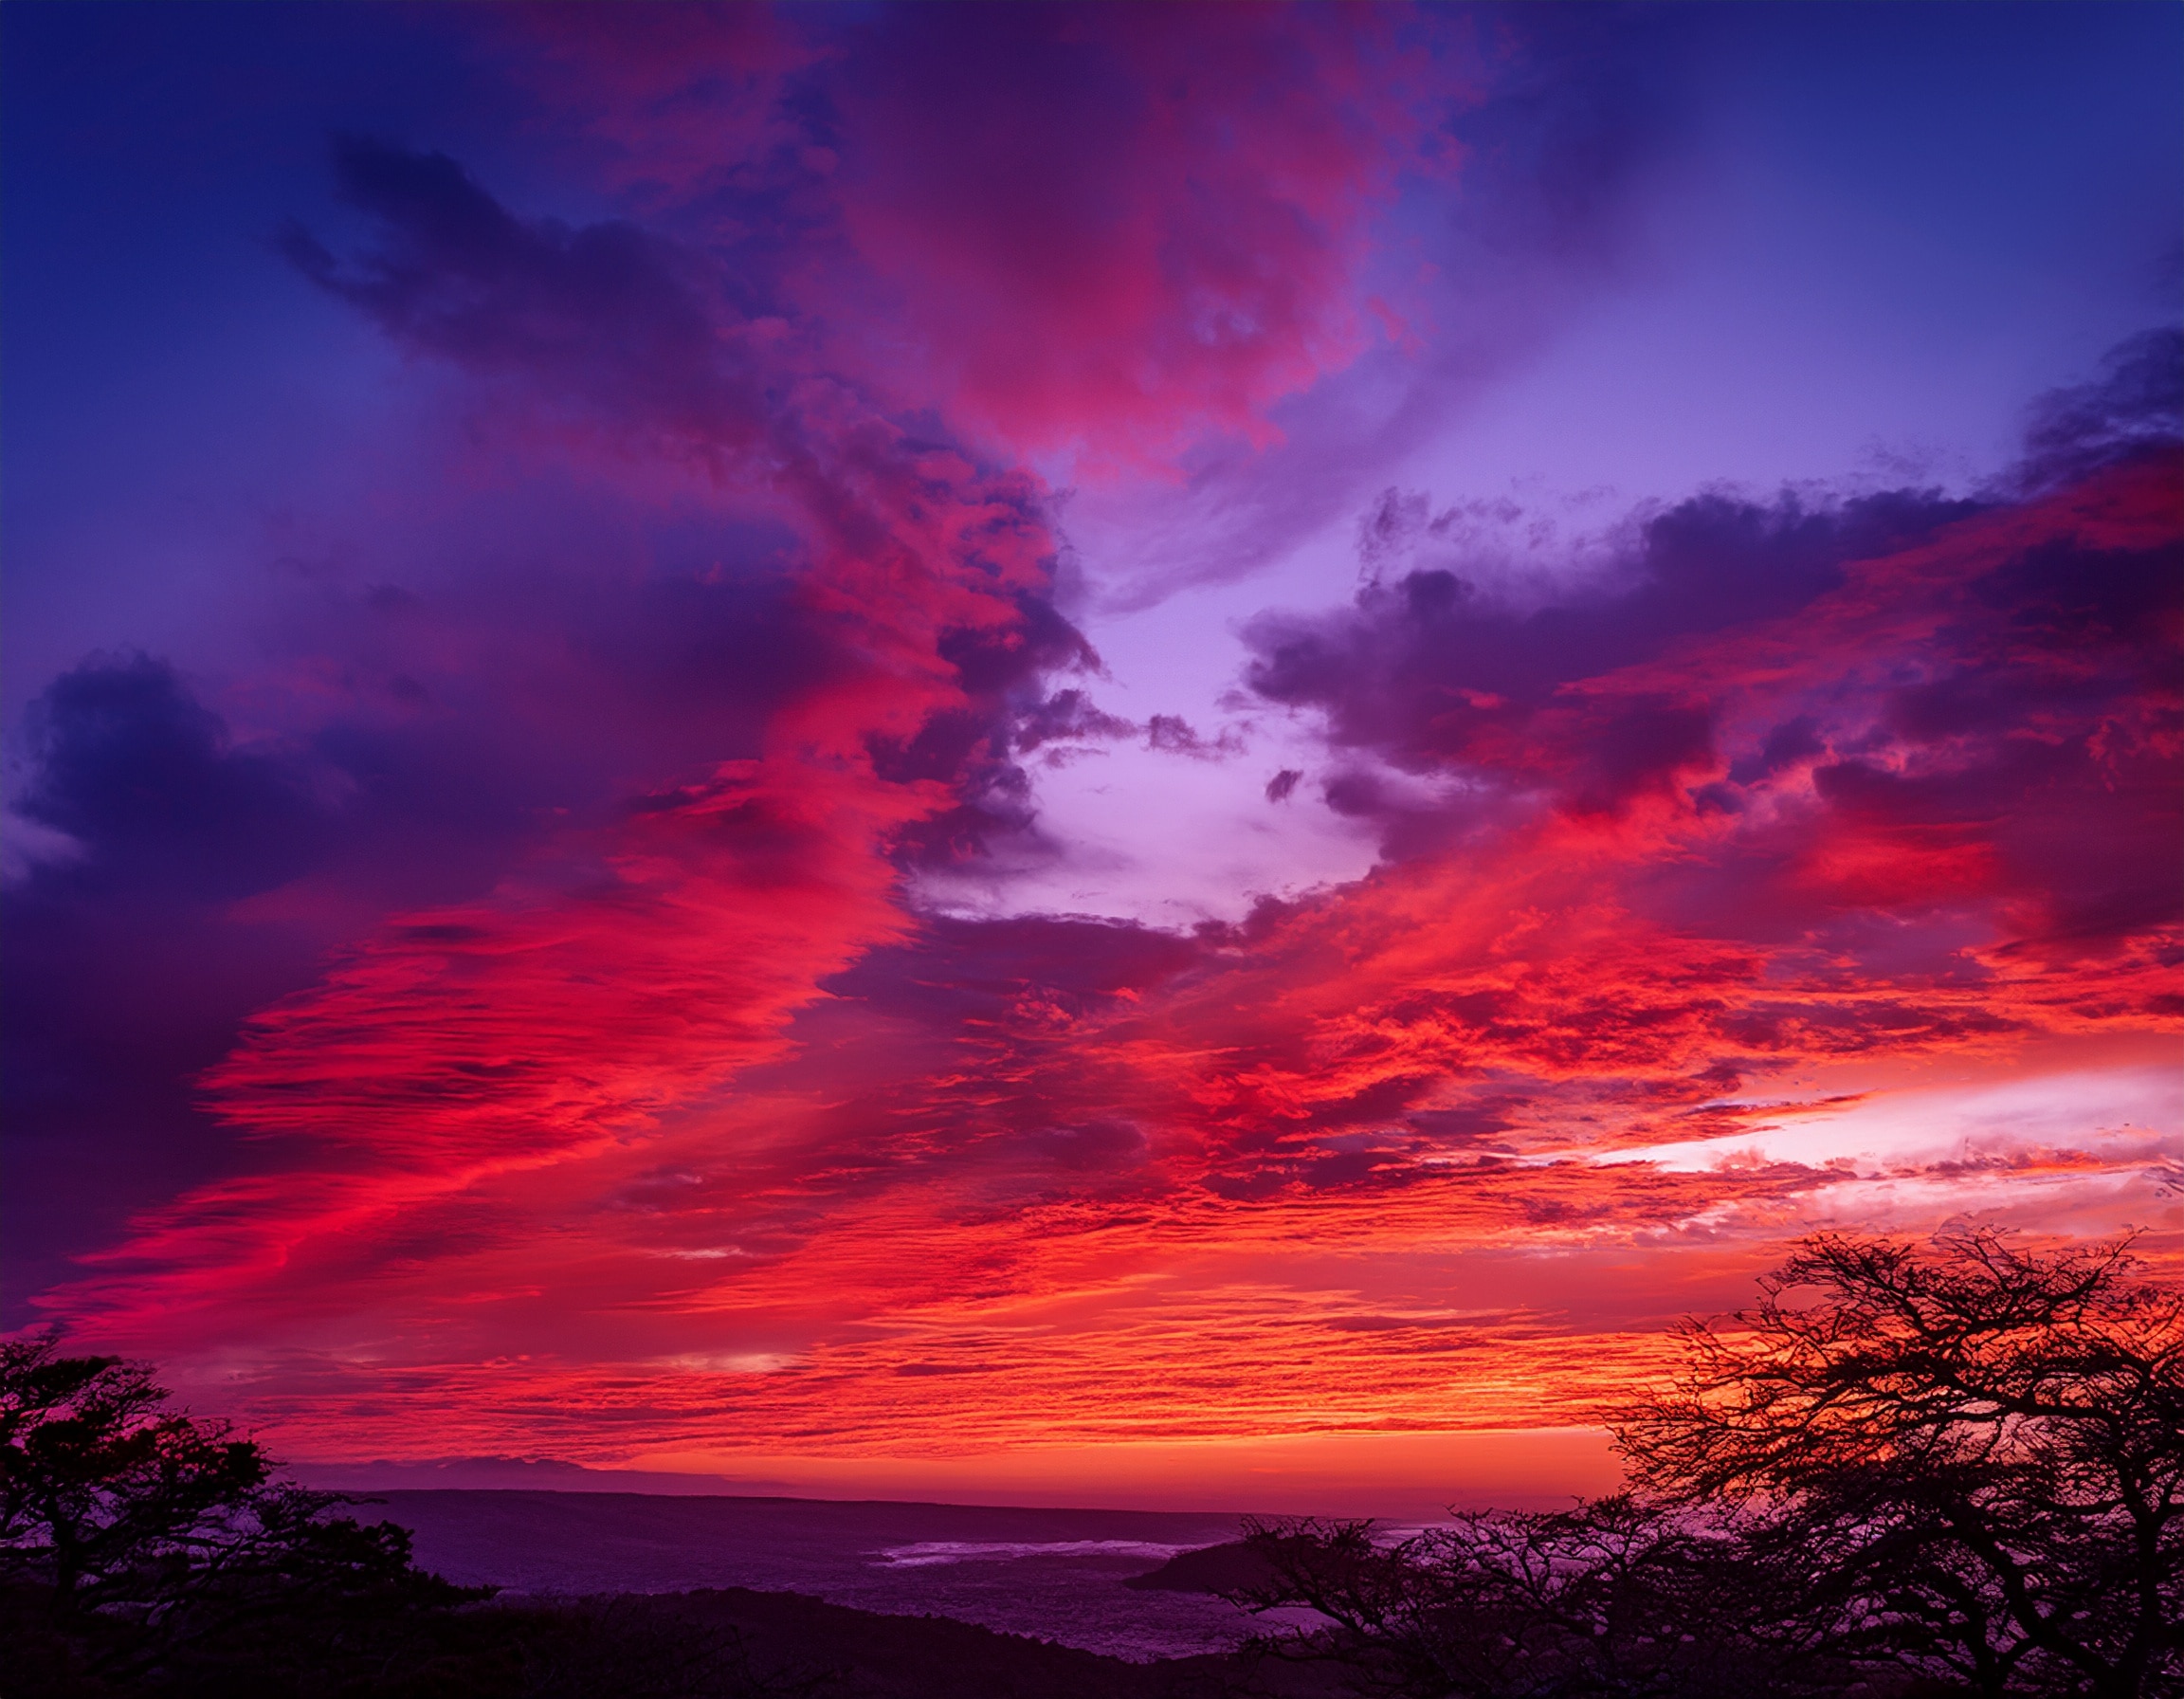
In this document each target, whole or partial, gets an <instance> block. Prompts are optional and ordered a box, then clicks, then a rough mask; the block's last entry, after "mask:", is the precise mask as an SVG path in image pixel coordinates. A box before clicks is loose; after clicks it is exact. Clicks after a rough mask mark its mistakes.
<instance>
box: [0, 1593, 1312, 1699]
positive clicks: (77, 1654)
mask: <svg viewBox="0 0 2184 1699" xmlns="http://www.w3.org/2000/svg"><path fill="white" fill-rule="evenodd" d="M44 1602H45V1601H44V1600H43V1599H34V1598H31V1597H28V1596H25V1595H17V1596H15V1597H14V1598H12V1599H9V1601H8V1603H9V1620H7V1621H6V1622H5V1623H0V1629H4V1631H5V1634H4V1638H5V1641H6V1643H7V1647H8V1651H7V1655H6V1658H5V1661H4V1662H0V1695H4V1696H5V1699H112V1696H117V1695H122V1694H132V1695H134V1694H143V1695H147V1696H148V1699H150V1696H159V1699H215V1696H217V1699H1214V1696H1216V1695H1221V1696H1230V1695H1233V1696H1235V1699H1244V1696H1246V1695H1260V1696H1264V1699H1332V1696H1333V1695H1335V1694H1338V1693H1340V1692H1342V1691H1343V1690H1344V1688H1343V1685H1342V1683H1341V1682H1340V1681H1339V1680H1338V1679H1337V1678H1336V1677H1335V1676H1334V1675H1333V1673H1332V1672H1327V1671H1324V1670H1320V1669H1318V1668H1314V1667H1301V1666H1297V1665H1293V1664H1288V1663H1284V1662H1283V1661H1281V1660H1279V1659H1271V1658H1262V1657H1259V1656H1257V1655H1255V1654H1253V1653H1250V1652H1248V1651H1246V1652H1239V1653H1209V1654H1204V1655H1200V1656H1194V1657H1182V1658H1163V1659H1157V1660H1155V1661H1152V1662H1145V1663H1133V1662H1129V1661H1126V1660H1124V1659H1121V1658H1116V1657H1108V1656H1104V1655H1102V1654H1101V1653H1094V1652H1086V1651H1083V1650H1081V1649H1079V1648H1076V1647H1071V1646H1060V1645H1055V1644H1053V1643H1052V1642H1050V1641H1045V1640H1039V1639H1033V1638H1028V1637H1026V1636H1023V1635H1008V1634H1000V1633H996V1632H994V1631H993V1630H991V1629H986V1628H980V1627H977V1626H975V1625H974V1624H971V1623H967V1622H956V1621H953V1620H951V1619H949V1618H947V1617H900V1616H887V1615H883V1614H880V1613H876V1612H870V1611H860V1610H854V1609H850V1608H848V1607H846V1606H843V1605H834V1604H828V1603H826V1602H825V1601H823V1600H821V1599H810V1598H807V1597H805V1596H803V1595H801V1594H795V1593H760V1592H754V1591H751V1590H748V1589H745V1588H740V1587H728V1588H716V1589H705V1590H701V1591H697V1592H689V1593H675V1594H621V1595H613V1596H608V1597H602V1598H594V1599H578V1600H570V1601H560V1602H555V1603H551V1604H548V1603H540V1602H536V1601H533V1602H516V1603H507V1604H501V1603H488V1604H482V1605H472V1606H467V1607H464V1608H462V1609H460V1610H455V1611H446V1612H430V1613H406V1614H396V1615H389V1616H385V1617H361V1618H359V1617H346V1618H332V1617H328V1618H321V1619H317V1620H311V1621H299V1620H275V1621H269V1622H265V1623H262V1624H258V1625H255V1626H252V1627H249V1628H246V1629H243V1630H239V1631H234V1632H230V1633H228V1634H226V1635H221V1636H219V1637H217V1638H215V1639H212V1640H209V1641H206V1642H202V1643H200V1644H198V1645H196V1646H195V1647H193V1648H189V1649H186V1650H181V1651H173V1652H169V1653H164V1654H163V1655H162V1656H161V1658H160V1659H159V1661H158V1662H156V1663H155V1664H154V1665H153V1666H152V1667H150V1668H146V1669H142V1670H139V1671H136V1672H121V1673H108V1674H106V1675H104V1676H101V1675H100V1673H99V1672H98V1671H97V1670H96V1669H95V1668H94V1665H95V1663H96V1661H97V1657H98V1653H99V1652H100V1644H99V1642H98V1640H97V1637H96V1636H92V1637H89V1638H84V1637H65V1636H62V1635H56V1634H54V1633H53V1632H52V1631H51V1630H50V1629H49V1628H48V1627H47V1626H46V1624H45V1613H44V1611H43V1608H42V1607H43V1605H44ZM105 1649H106V1650H108V1651H112V1650H114V1649H115V1647H114V1643H113V1642H112V1641H109V1643H108V1645H107V1647H106V1648H105Z"/></svg>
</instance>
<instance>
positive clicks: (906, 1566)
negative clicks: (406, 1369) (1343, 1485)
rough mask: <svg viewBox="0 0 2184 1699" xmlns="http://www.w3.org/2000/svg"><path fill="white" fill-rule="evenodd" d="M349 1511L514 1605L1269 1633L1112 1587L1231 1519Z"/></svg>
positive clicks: (456, 1496) (1084, 1630)
mask: <svg viewBox="0 0 2184 1699" xmlns="http://www.w3.org/2000/svg"><path fill="white" fill-rule="evenodd" d="M373 1496H374V1498H375V1499H377V1500H378V1501H379V1504H380V1507H378V1508H373V1509H365V1510H362V1511H360V1512H359V1514H360V1515H361V1516H362V1517H364V1518H365V1519H366V1520H377V1519H379V1518H382V1517H383V1518H385V1519H386V1520H387V1521H390V1522H394V1523H399V1524H401V1525H403V1526H405V1527H407V1528H410V1530H412V1532H413V1533H414V1535H415V1537H416V1544H415V1551H416V1556H417V1561H418V1562H420V1563H422V1564H423V1565H424V1566H425V1567H426V1568H428V1569H430V1570H434V1571H436V1572H438V1573H439V1574H441V1575H444V1576H446V1577H447V1579H448V1580H455V1581H461V1582H463V1583H464V1584H466V1585H477V1584H481V1583H486V1584H491V1585H495V1586H500V1587H503V1588H507V1589H509V1590H511V1591H513V1592H518V1593H529V1594H561V1595H569V1594H584V1593H673V1592H682V1591H684V1590H687V1589H689V1588H694V1587H753V1588H758V1589H762V1590H769V1591H788V1592H795V1593H808V1594H810V1595H812V1596H814V1597H816V1598H819V1599H827V1600H828V1601H829V1602H831V1603H834V1604H844V1605H852V1606H855V1607H856V1608H858V1609H860V1610H866V1611H883V1612H887V1613H890V1614H892V1615H897V1616H920V1615H928V1614H929V1615H933V1616H938V1617H956V1619H957V1620H959V1621H964V1622H975V1623H978V1624H980V1625H982V1626H984V1627H987V1628H992V1629H999V1630H1002V1631H1004V1632H1006V1633H1009V1634H1018V1635H1033V1636H1036V1637H1039V1638H1042V1639H1048V1640H1055V1641H1059V1642H1060V1643H1062V1644H1064V1645H1067V1646H1080V1647H1083V1648H1084V1649H1085V1650H1087V1651H1091V1652H1101V1653H1107V1654H1109V1655H1110V1656H1116V1657H1127V1658H1137V1659H1144V1658H1154V1657H1177V1656H1185V1655H1188V1654H1190V1653H1202V1652H1224V1651H1228V1650H1229V1649H1230V1648H1232V1647H1234V1646H1235V1645H1237V1644H1238V1642H1240V1641H1241V1640H1242V1639H1243V1638H1244V1636H1245V1635H1247V1634H1249V1633H1251V1632H1252V1631H1253V1630H1254V1629H1255V1628H1262V1627H1268V1626H1272V1624H1269V1623H1265V1622H1263V1621H1261V1620H1260V1619H1258V1618H1254V1617H1250V1616H1248V1615H1247V1614H1246V1613H1245V1612H1243V1611H1240V1610H1238V1609H1237V1608H1236V1607H1235V1606H1233V1605H1230V1604H1228V1603H1227V1602H1226V1601H1224V1600H1222V1599H1214V1598H1211V1597H1210V1596H1207V1595H1204V1594H1195V1593H1169V1592H1153V1591H1146V1592H1139V1591H1136V1590H1134V1589H1132V1588H1129V1587H1125V1586H1124V1585H1123V1584H1122V1583H1123V1582H1124V1581H1125V1580H1128V1579H1129V1578H1131V1577H1132V1576H1137V1575H1143V1574H1145V1573H1146V1572H1147V1571H1149V1570H1153V1569H1156V1568H1158V1567H1159V1566H1160V1565H1161V1564H1162V1563H1163V1562H1167V1560H1168V1559H1170V1558H1172V1557H1174V1555H1175V1554H1176V1553H1178V1552H1182V1551H1190V1550H1193V1549H1195V1548H1197V1547H1199V1546H1205V1545H1217V1544H1221V1543H1222V1542H1224V1541H1228V1540H1234V1539H1235V1538H1237V1536H1238V1533H1239V1531H1240V1525H1241V1519H1240V1518H1239V1517H1236V1516H1216V1515H1200V1514H1190V1513H1181V1512H1166V1511H1152V1510H1036V1509H1016V1508H1008V1507H983V1506H974V1505H919V1504H895V1503H884V1502H862V1503H841V1502H835V1501H829V1500H821V1499H794V1498H737V1497H672V1498H669V1497H656V1496H652V1495H648V1494H643V1493H623V1492H546V1491H535V1490H509V1491H458V1490H427V1491H418V1490H396V1491H389V1492H382V1493H377V1494H374V1495H373Z"/></svg>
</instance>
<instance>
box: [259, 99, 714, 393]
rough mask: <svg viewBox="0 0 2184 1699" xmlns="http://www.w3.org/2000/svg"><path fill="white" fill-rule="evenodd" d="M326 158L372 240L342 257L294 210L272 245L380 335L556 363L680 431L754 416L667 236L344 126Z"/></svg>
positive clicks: (495, 364)
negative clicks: (552, 210) (530, 200)
mask: <svg viewBox="0 0 2184 1699" xmlns="http://www.w3.org/2000/svg"><path fill="white" fill-rule="evenodd" d="M333 161H334V171H335V177H336V182H337V188H338V190H339V192H340V194H341V197H342V199H344V200H345V201H347V202H348V203H349V204H350V205H352V206H354V207H355V208H357V209H358V210H361V211H363V212H365V213H368V214H369V215H371V216H372V218H373V220H374V221H375V222H376V223H377V225H378V226H379V228H380V231H381V240H380V242H379V244H378V246H376V247H373V248H372V249H370V250H368V251H366V252H364V253H361V254H359V255H357V256H355V258H354V259H353V260H352V261H351V262H349V263H348V264H347V265H344V264H343V263H342V262H340V261H339V260H337V258H336V257H335V255H334V254H333V253H332V252H331V251H329V250H328V249H327V248H326V247H325V246H324V245H323V244H322V243H320V242H319V239H318V238H317V237H315V236H313V235H312V234H311V233H310V232H309V231H308V230H306V229H304V228H302V227H301V226H300V225H298V224H293V223H292V224H289V225H286V226H284V227H283V228H282V231H281V235H280V244H281V247H282V251H283V252H284V253H285V254H286V255H287V257H288V258H289V260H290V261H291V262H292V263H293V264H294V265H296V266H297V268H298V269H299V270H300V271H301V272H302V273H303V275H304V276H306V277H308V278H310V279H311V281H312V282H313V283H317V284H319V287H321V288H323V289H325V290H327V291H329V292H330V293H332V294H334V295H337V296H338V297H340V298H341V299H342V300H344V301H348V302H350V304H352V305H353V306H355V307H357V308H358V309H360V310H361V311H362V312H363V313H365V314H366V315H367V316H368V317H369V318H371V319H372V320H373V321H374V322H375V323H377V324H378V325H379V326H380V328H381V329H383V330H385V331H386V332H387V333H388V334H389V335H390V336H392V337H394V338H397V339H398V340H400V341H403V342H406V343H409V344H410V345H412V346H414V347H418V348H421V349H425V350H428V351H429V352H431V353H434V354H437V355H440V356H444V357H446V358H449V359H453V360H456V361H458V362H459V363H461V364H463V365H465V366H468V367H471V368H472V369H474V370H482V371H493V370H499V369H505V368H518V369H521V370H525V371H529V372H532V373H543V372H553V373H555V374H557V375H559V376H560V377H561V378H562V379H563V381H565V382H567V383H569V384H571V385H572V386H573V387H574V388H575V389H576V390H577V391H578V392H580V393H583V394H584V395H585V396H586V397H587V399H589V400H591V401H592V402H594V403H597V404H603V405H607V406H610V407H613V408H615V409H618V410H626V411H636V412H641V413H643V414H645V415H646V416H648V417H651V418H654V419H657V420H659V421H660V422H661V423H663V424H667V425H672V426H675V427H678V428H680V429H683V430H701V431H703V432H705V433H706V434H708V435H713V436H719V435H721V434H722V433H726V432H738V431H747V430H749V429H752V427H753V426H754V424H755V418H754V416H753V410H754V408H755V398H754V397H752V396H750V395H749V394H747V393H742V392H741V391H740V390H739V387H738V386H737V384H736V383H734V382H733V381H732V380H731V379H730V377H729V375H728V373H727V370H726V366H725V363H724V358H723V356H724V353H725V348H724V345H723V343H722V341H721V339H720V338H719V337H718V336H717V335H716V330H715V320H714V314H713V312H711V311H709V310H708V304H707V302H706V301H704V300H703V299H702V298H701V293H700V290H701V282H700V277H701V274H700V272H699V271H698V269H697V266H696V265H695V263H694V262H693V261H692V260H691V258H690V257H689V256H688V255H687V254H685V253H684V252H683V250H681V249H679V248H677V247H674V246H673V245H672V244H669V243H667V242H664V241H662V240H660V239H659V238H658V237H655V236H653V235H651V234H649V233H648V232H646V231H645V230H643V229H641V228H638V227H636V226H634V225H631V224H628V223H625V222H622V221H620V220H611V221H607V222H603V223H599V224H592V225H584V226H579V227H576V228H569V227H567V226H563V225H560V224H556V223H555V222H552V221H547V220H540V221H529V222H527V221H525V220H522V219H519V218H518V217H516V216H515V215H514V214H513V213H511V212H510V211H509V210H507V209H506V208H504V207H502V206H501V203H500V202H499V201H497V200H495V199H494V198H493V196H492V195H490V194H488V193H487V192H485V191H484V190H483V189H482V188H480V187H479V186H478V184H477V183H476V182H475V181H473V180H472V178H471V177H470V175H469V174H468V173H467V172H465V171H464V169H463V167H462V166H461V165H459V164H458V163H457V162H456V161H455V160H453V159H451V158H449V157H447V155H445V154H438V153H422V152H413V151H410V150H409V149H405V148H400V147H396V146H393V145H391V144H389V143H387V142H383V141H378V140H374V139H372V138H369V137H339V138H337V140H336V142H335V144H334V149H333Z"/></svg>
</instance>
